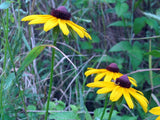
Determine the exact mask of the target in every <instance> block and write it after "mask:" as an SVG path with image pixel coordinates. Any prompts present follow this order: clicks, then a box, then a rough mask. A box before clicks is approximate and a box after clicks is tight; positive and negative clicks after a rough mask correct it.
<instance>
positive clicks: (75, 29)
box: [67, 22, 84, 38]
mask: <svg viewBox="0 0 160 120" xmlns="http://www.w3.org/2000/svg"><path fill="white" fill-rule="evenodd" d="M67 24H68V25H69V26H70V27H71V28H72V29H73V30H74V31H76V32H77V34H78V35H79V36H80V38H84V30H81V29H79V27H77V26H74V25H73V24H70V22H67Z"/></svg>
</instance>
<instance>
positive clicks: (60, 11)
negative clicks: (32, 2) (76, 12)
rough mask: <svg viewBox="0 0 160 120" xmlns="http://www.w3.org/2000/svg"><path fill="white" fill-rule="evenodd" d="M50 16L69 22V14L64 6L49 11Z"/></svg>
mask: <svg viewBox="0 0 160 120" xmlns="http://www.w3.org/2000/svg"><path fill="white" fill-rule="evenodd" d="M51 15H52V16H54V17H57V18H61V19H64V20H70V18H71V13H69V12H68V10H67V9H66V8H65V7H64V6H60V7H58V8H57V9H54V8H53V9H52V11H51Z"/></svg>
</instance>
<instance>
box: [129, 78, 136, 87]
mask: <svg viewBox="0 0 160 120" xmlns="http://www.w3.org/2000/svg"><path fill="white" fill-rule="evenodd" d="M128 79H129V81H130V82H131V83H132V84H133V85H134V86H135V87H137V82H136V80H135V79H134V78H132V77H128Z"/></svg>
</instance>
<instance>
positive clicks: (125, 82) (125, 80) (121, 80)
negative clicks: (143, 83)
mask: <svg viewBox="0 0 160 120" xmlns="http://www.w3.org/2000/svg"><path fill="white" fill-rule="evenodd" d="M115 83H116V84H118V85H119V86H121V87H125V88H130V87H131V82H130V81H129V79H128V77H127V75H123V76H121V77H119V78H117V79H116V82H115Z"/></svg>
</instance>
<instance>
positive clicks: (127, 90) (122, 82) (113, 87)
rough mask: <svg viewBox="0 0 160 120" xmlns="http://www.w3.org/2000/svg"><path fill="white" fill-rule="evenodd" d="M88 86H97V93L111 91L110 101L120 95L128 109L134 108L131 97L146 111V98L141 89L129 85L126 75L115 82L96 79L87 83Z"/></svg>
mask: <svg viewBox="0 0 160 120" xmlns="http://www.w3.org/2000/svg"><path fill="white" fill-rule="evenodd" d="M87 86H88V87H92V88H93V87H98V88H100V89H99V90H98V91H97V94H105V93H109V92H111V95H110V100H111V101H112V102H116V101H118V100H119V99H120V98H121V97H122V96H123V97H124V99H125V101H126V102H127V104H128V106H129V108H130V109H133V108H134V104H133V101H132V98H134V99H135V100H137V101H138V103H139V104H140V105H141V107H142V108H143V110H144V111H145V112H147V107H148V100H147V99H146V98H145V97H144V95H143V93H142V92H141V91H138V90H136V89H134V88H132V87H131V82H130V81H129V79H128V77H127V76H126V75H123V76H121V77H119V78H117V79H116V81H115V82H108V81H107V82H105V81H96V82H93V83H89V84H87Z"/></svg>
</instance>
